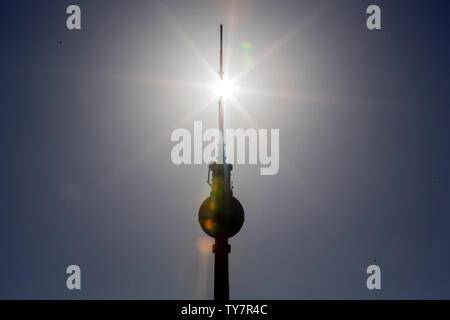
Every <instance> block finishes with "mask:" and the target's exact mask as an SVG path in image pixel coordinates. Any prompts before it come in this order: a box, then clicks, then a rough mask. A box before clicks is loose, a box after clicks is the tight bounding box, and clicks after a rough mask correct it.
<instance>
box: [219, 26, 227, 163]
mask: <svg viewBox="0 0 450 320" xmlns="http://www.w3.org/2000/svg"><path fill="white" fill-rule="evenodd" d="M219 76H220V81H223V24H220V70H219ZM219 131H220V135H221V137H220V144H219V159H218V160H219V163H225V161H226V156H225V134H224V119H223V98H222V95H221V96H220V97H219Z"/></svg>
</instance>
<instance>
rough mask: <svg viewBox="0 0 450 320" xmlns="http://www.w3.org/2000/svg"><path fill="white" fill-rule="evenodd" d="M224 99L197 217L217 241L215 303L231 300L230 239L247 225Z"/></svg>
mask: <svg viewBox="0 0 450 320" xmlns="http://www.w3.org/2000/svg"><path fill="white" fill-rule="evenodd" d="M219 76H220V81H223V25H222V24H221V25H220V71H219ZM223 98H224V97H222V96H220V97H219V131H220V133H221V139H220V143H219V159H218V160H219V163H212V164H210V165H209V167H208V180H207V183H208V184H209V185H210V187H211V193H210V196H209V197H208V198H207V199H206V200H205V201H203V203H202V205H201V206H200V210H199V213H198V220H199V223H200V226H201V227H202V229H203V231H204V232H205V233H206V234H207V235H209V236H211V237H213V238H214V239H215V243H214V244H213V247H212V252H213V253H214V300H219V301H223V300H229V298H230V289H229V272H228V254H229V253H230V252H231V246H230V245H229V243H228V239H229V238H231V237H232V236H234V235H235V234H237V233H238V232H239V230H240V229H241V227H242V225H243V224H244V209H243V208H242V205H241V203H240V202H239V201H238V200H237V199H236V198H235V197H234V196H233V190H232V187H231V170H232V169H233V166H232V165H231V164H227V163H226V154H225V141H224V114H223V108H224V101H223V100H224V99H223Z"/></svg>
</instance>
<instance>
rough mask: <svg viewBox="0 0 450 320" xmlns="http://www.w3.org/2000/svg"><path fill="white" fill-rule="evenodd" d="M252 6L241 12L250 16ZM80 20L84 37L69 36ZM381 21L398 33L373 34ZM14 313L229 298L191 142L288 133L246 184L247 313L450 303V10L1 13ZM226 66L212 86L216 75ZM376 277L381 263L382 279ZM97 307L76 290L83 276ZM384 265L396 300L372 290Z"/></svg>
mask: <svg viewBox="0 0 450 320" xmlns="http://www.w3.org/2000/svg"><path fill="white" fill-rule="evenodd" d="M232 3H233V2H232ZM70 4H77V5H79V6H80V7H81V12H82V21H81V23H82V29H81V30H78V31H69V30H68V29H67V28H66V17H67V15H66V13H65V11H66V8H67V6H68V5H70ZM371 4H378V5H379V6H380V7H381V19H382V30H379V31H369V30H368V29H367V28H366V18H367V16H368V15H367V14H366V13H365V11H366V8H367V6H369V5H371ZM0 12H1V13H0V23H1V28H0V34H1V39H2V40H1V42H2V46H1V60H0V61H1V68H0V72H1V74H2V77H1V82H0V89H1V90H0V95H1V107H0V110H1V111H0V112H1V117H0V130H1V135H0V137H1V138H0V139H1V146H2V157H1V158H0V159H1V160H0V163H1V166H0V168H1V169H0V170H1V183H0V188H1V189H0V190H1V201H0V252H1V263H0V298H12V299H14V298H38V299H41V298H57V299H60V298H62V299H72V298H74V299H75V298H85V299H90V298H116V299H117V298H125V299H128V298H141V299H197V298H211V297H212V279H213V278H212V272H213V269H212V266H213V255H212V253H211V252H210V244H211V240H209V239H208V238H206V235H205V234H204V233H203V232H202V230H201V228H200V226H199V224H198V222H197V213H198V208H199V207H200V204H201V202H202V201H203V200H204V199H205V198H206V197H207V196H208V194H209V187H208V185H207V184H206V174H207V165H190V166H189V165H181V166H176V165H174V164H173V163H172V162H171V160H170V152H171V149H172V147H173V145H174V143H173V142H171V141H170V133H171V132H172V130H174V129H176V128H180V127H185V128H187V129H189V130H192V128H193V121H194V120H202V121H203V122H204V125H205V126H206V127H214V126H216V124H217V103H216V100H211V99H210V98H211V92H208V91H205V90H203V89H202V88H203V86H202V84H203V83H212V82H213V81H214V78H212V77H211V74H210V71H209V70H213V72H216V71H218V24H219V23H224V24H225V43H226V46H225V49H226V51H225V65H226V75H230V76H233V75H237V74H243V76H242V77H241V78H240V81H239V83H237V85H239V86H241V87H242V88H247V89H246V90H242V92H240V93H237V94H236V95H237V99H238V101H239V105H235V106H234V107H232V103H229V106H230V107H229V108H227V110H226V117H227V126H229V127H232V128H267V129H270V128H278V129H280V170H279V173H278V174H277V175H274V176H261V175H259V168H258V167H257V166H249V165H236V166H235V168H234V170H233V176H232V177H233V181H234V186H235V189H234V192H235V196H236V197H237V198H238V199H239V200H240V201H241V203H242V205H243V207H244V209H245V213H246V221H245V224H244V226H243V228H242V230H241V232H240V233H239V234H238V235H236V236H235V237H234V238H232V239H231V240H230V243H231V246H232V252H231V255H230V294H231V298H233V299H316V298H326V299H334V298H336V299H343V298H350V299H366V298H367V299H372V298H374V299H378V298H384V299H391V298H400V299H406V298H450V273H449V272H448V266H449V263H450V250H449V244H450V234H449V226H450V217H449V214H450V180H449V176H450V139H449V138H450V105H449V100H450V99H449V98H450V93H449V85H448V79H449V74H450V73H449V71H450V65H449V57H450V55H449V53H450V52H449V51H450V48H449V41H448V35H449V25H448V13H449V12H450V5H449V2H448V1H432V2H430V1H412V0H410V1H406V0H397V1H380V0H377V1H375V0H374V1H372V0H370V1H366V0H345V1H317V0H314V1H313V0H308V1H306V0H305V1H303V0H296V1H281V0H280V1H269V0H254V1H248V0H245V1H235V2H234V5H230V2H225V1H206V0H204V1H186V0H178V1H174V0H170V1H154V2H153V1H143V0H142V1H138V0H129V1H125V0H121V1H117V0H107V1H104V0H96V1H83V0H73V1H65V0H64V1H63V0H58V1H56V0H53V1H47V0H40V1H22V0H16V1H9V2H8V3H4V4H3V5H2V8H1V9H0ZM208 66H209V67H208ZM375 261H376V262H375ZM71 264H76V265H79V266H80V267H81V270H82V290H81V291H78V292H75V291H69V290H67V288H66V278H67V275H66V273H65V271H66V267H67V266H68V265H71ZM370 264H378V265H379V266H380V267H381V270H382V276H381V279H382V280H381V281H382V289H381V290H380V291H376V292H374V291H369V290H368V289H367V288H366V278H367V274H366V268H367V266H369V265H370Z"/></svg>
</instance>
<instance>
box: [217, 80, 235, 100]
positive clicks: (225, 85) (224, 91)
mask: <svg viewBox="0 0 450 320" xmlns="http://www.w3.org/2000/svg"><path fill="white" fill-rule="evenodd" d="M213 88H214V93H215V94H216V95H217V96H218V97H223V98H227V97H231V96H233V93H234V83H233V81H231V80H227V79H223V80H218V81H217V82H216V83H215V84H214V87H213Z"/></svg>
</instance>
